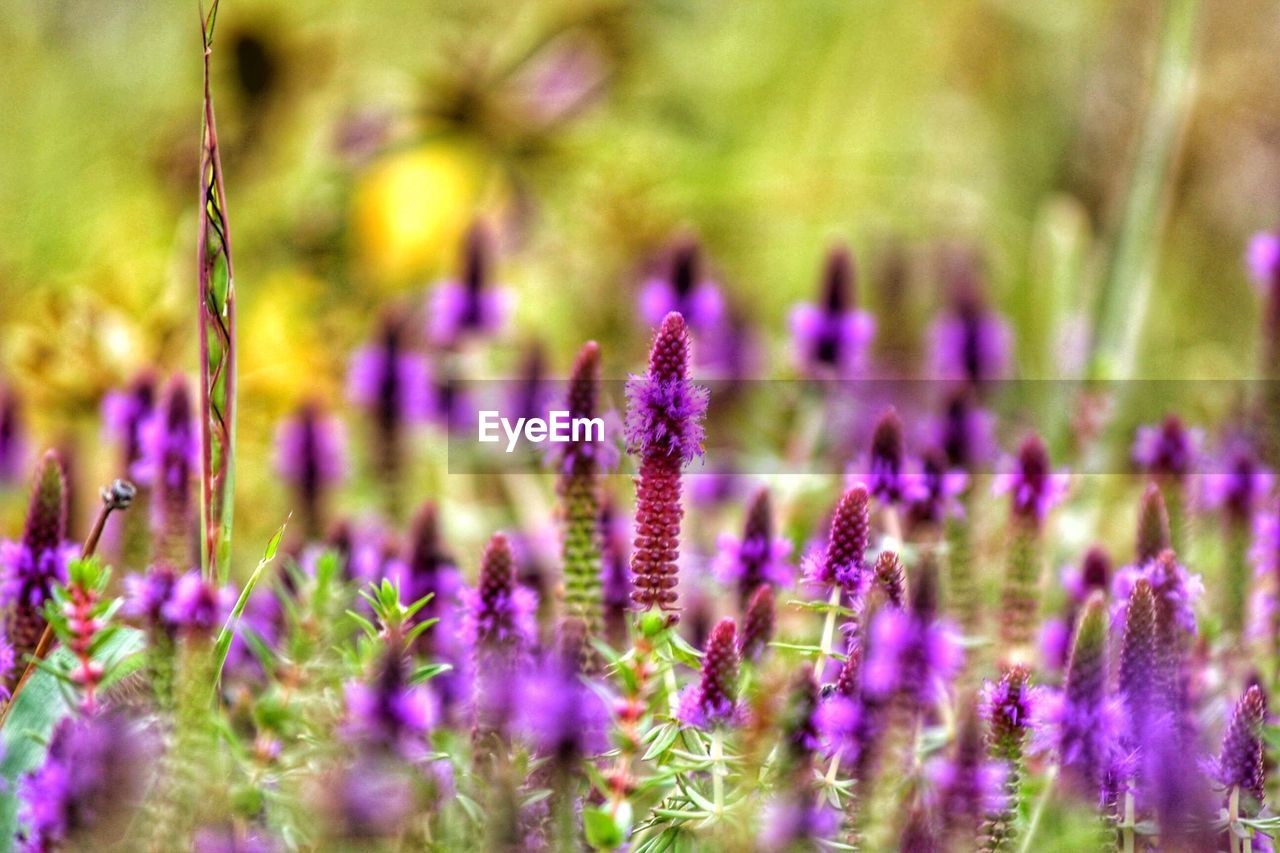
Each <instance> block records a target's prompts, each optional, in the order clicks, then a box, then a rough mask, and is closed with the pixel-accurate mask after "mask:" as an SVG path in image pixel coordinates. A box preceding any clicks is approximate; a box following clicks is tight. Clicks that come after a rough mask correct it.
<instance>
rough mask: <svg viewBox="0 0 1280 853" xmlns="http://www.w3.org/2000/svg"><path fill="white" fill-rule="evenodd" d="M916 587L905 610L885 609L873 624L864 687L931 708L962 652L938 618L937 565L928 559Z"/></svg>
mask: <svg viewBox="0 0 1280 853" xmlns="http://www.w3.org/2000/svg"><path fill="white" fill-rule="evenodd" d="M914 581H915V583H914V584H913V585H912V592H911V604H910V608H909V609H907V610H900V609H898V608H895V607H886V608H884V609H883V610H881V611H880V612H879V613H877V614H876V616H875V618H874V619H873V620H872V622H871V634H870V638H869V640H868V642H867V657H866V661H865V663H864V664H863V673H862V677H863V687H864V689H865V690H867V691H868V693H870V695H872V696H873V697H876V698H877V699H881V700H883V699H886V698H888V697H891V696H895V695H896V696H901V697H903V698H905V699H906V700H907V701H908V702H909V703H910V704H912V705H913V706H914V707H916V708H920V709H923V708H927V707H929V706H930V705H932V704H934V703H936V702H938V701H940V700H942V699H943V698H944V697H945V696H946V692H947V689H948V687H949V685H950V682H951V679H952V678H954V677H955V675H956V673H957V672H959V670H960V665H961V663H962V662H963V660H964V651H963V650H962V649H961V647H960V638H959V635H958V634H957V632H956V631H955V630H954V628H952V627H951V625H950V624H949V623H947V622H945V621H942V620H939V619H938V618H937V606H938V600H937V596H938V589H937V586H938V578H937V567H936V565H935V564H934V563H933V561H932V560H930V559H928V558H926V559H925V560H924V561H923V562H922V563H921V565H920V568H919V569H918V571H917V575H916V577H915V578H914Z"/></svg>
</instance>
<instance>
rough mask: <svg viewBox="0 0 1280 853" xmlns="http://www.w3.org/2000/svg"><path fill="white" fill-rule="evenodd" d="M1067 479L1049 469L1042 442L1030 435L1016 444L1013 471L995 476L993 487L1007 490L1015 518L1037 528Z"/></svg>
mask: <svg viewBox="0 0 1280 853" xmlns="http://www.w3.org/2000/svg"><path fill="white" fill-rule="evenodd" d="M1068 482H1069V477H1068V475H1067V474H1065V473H1062V472H1054V471H1053V469H1052V467H1051V466H1050V463H1049V451H1048V449H1047V448H1046V447H1045V446H1044V442H1043V441H1041V440H1040V438H1039V437H1038V436H1035V435H1032V436H1029V437H1028V438H1027V439H1026V440H1025V441H1023V442H1022V446H1021V447H1020V448H1018V458H1017V460H1016V462H1015V463H1014V470H1013V473H1011V474H1002V475H999V476H997V477H996V483H995V489H996V492H997V493H1000V492H1008V493H1009V496H1010V499H1011V506H1012V511H1013V515H1014V518H1015V519H1018V520H1020V521H1023V522H1025V523H1029V524H1031V525H1033V526H1034V527H1036V528H1039V527H1040V525H1042V524H1043V523H1044V520H1045V517H1046V516H1048V514H1049V510H1051V509H1053V507H1054V506H1056V505H1057V504H1058V502H1059V501H1061V500H1062V498H1063V496H1064V495H1065V494H1066V491H1067V485H1068Z"/></svg>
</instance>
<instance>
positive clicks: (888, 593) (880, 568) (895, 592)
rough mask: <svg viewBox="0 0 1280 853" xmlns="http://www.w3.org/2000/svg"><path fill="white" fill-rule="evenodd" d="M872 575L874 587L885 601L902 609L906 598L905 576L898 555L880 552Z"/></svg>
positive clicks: (890, 552) (891, 552)
mask: <svg viewBox="0 0 1280 853" xmlns="http://www.w3.org/2000/svg"><path fill="white" fill-rule="evenodd" d="M872 573H873V574H874V575H875V579H876V586H877V588H879V589H880V591H881V592H883V593H884V597H885V599H886V600H887V601H888V602H889V603H890V604H892V605H893V606H894V607H896V608H899V609H901V608H902V607H904V606H905V605H906V598H907V576H906V573H905V572H904V571H903V568H902V560H900V559H898V555H897V554H895V553H894V552H893V551H881V552H880V554H879V556H877V557H876V564H875V567H874V568H873V570H872Z"/></svg>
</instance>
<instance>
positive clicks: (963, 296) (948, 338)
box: [929, 262, 1012, 384]
mask: <svg viewBox="0 0 1280 853" xmlns="http://www.w3.org/2000/svg"><path fill="white" fill-rule="evenodd" d="M953 270H954V271H953V273H952V287H951V307H950V308H949V310H948V311H947V312H946V313H944V314H943V315H942V316H941V317H940V318H939V319H938V320H937V321H936V322H935V323H934V325H933V328H932V329H931V330H930V334H929V337H930V340H931V341H932V347H931V358H930V361H931V363H932V367H933V375H934V376H936V377H939V378H944V379H955V380H963V381H965V382H969V383H974V384H977V383H981V382H986V381H990V380H993V379H1002V378H1004V377H1005V376H1007V375H1008V372H1009V364H1010V351H1011V349H1012V335H1011V334H1010V331H1009V326H1008V324H1007V323H1006V322H1005V321H1004V319H1003V318H1002V317H1001V316H1000V315H999V314H997V313H996V312H995V311H992V310H991V309H990V308H989V307H988V306H987V304H986V301H985V299H984V298H983V295H982V289H981V284H980V282H979V281H978V278H977V273H976V271H975V270H974V269H973V268H972V265H971V264H969V263H966V262H959V263H957V264H956V265H955V266H954V267H953Z"/></svg>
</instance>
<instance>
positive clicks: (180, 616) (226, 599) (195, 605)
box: [161, 569, 235, 637]
mask: <svg viewBox="0 0 1280 853" xmlns="http://www.w3.org/2000/svg"><path fill="white" fill-rule="evenodd" d="M234 603H235V593H234V592H233V591H232V589H231V588H230V587H221V588H219V587H217V586H214V585H213V583H211V582H210V581H206V580H205V579H204V578H203V577H201V575H200V572H199V571H196V570H194V569H193V570H192V571H189V572H187V573H186V574H185V575H183V576H182V577H180V578H178V580H177V582H176V583H175V584H174V587H173V593H172V595H171V596H170V597H169V599H168V600H167V601H166V602H165V604H164V606H163V608H162V610H161V616H162V617H163V618H164V620H165V621H166V622H168V623H169V624H170V625H172V626H174V627H175V628H176V629H177V630H178V631H179V632H181V633H184V634H188V635H191V636H195V637H207V636H209V635H211V634H212V633H213V632H214V631H215V630H216V629H219V628H221V627H222V625H223V623H224V622H225V621H226V619H227V616H228V615H229V614H230V613H231V607H232V605H233V604H234Z"/></svg>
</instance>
